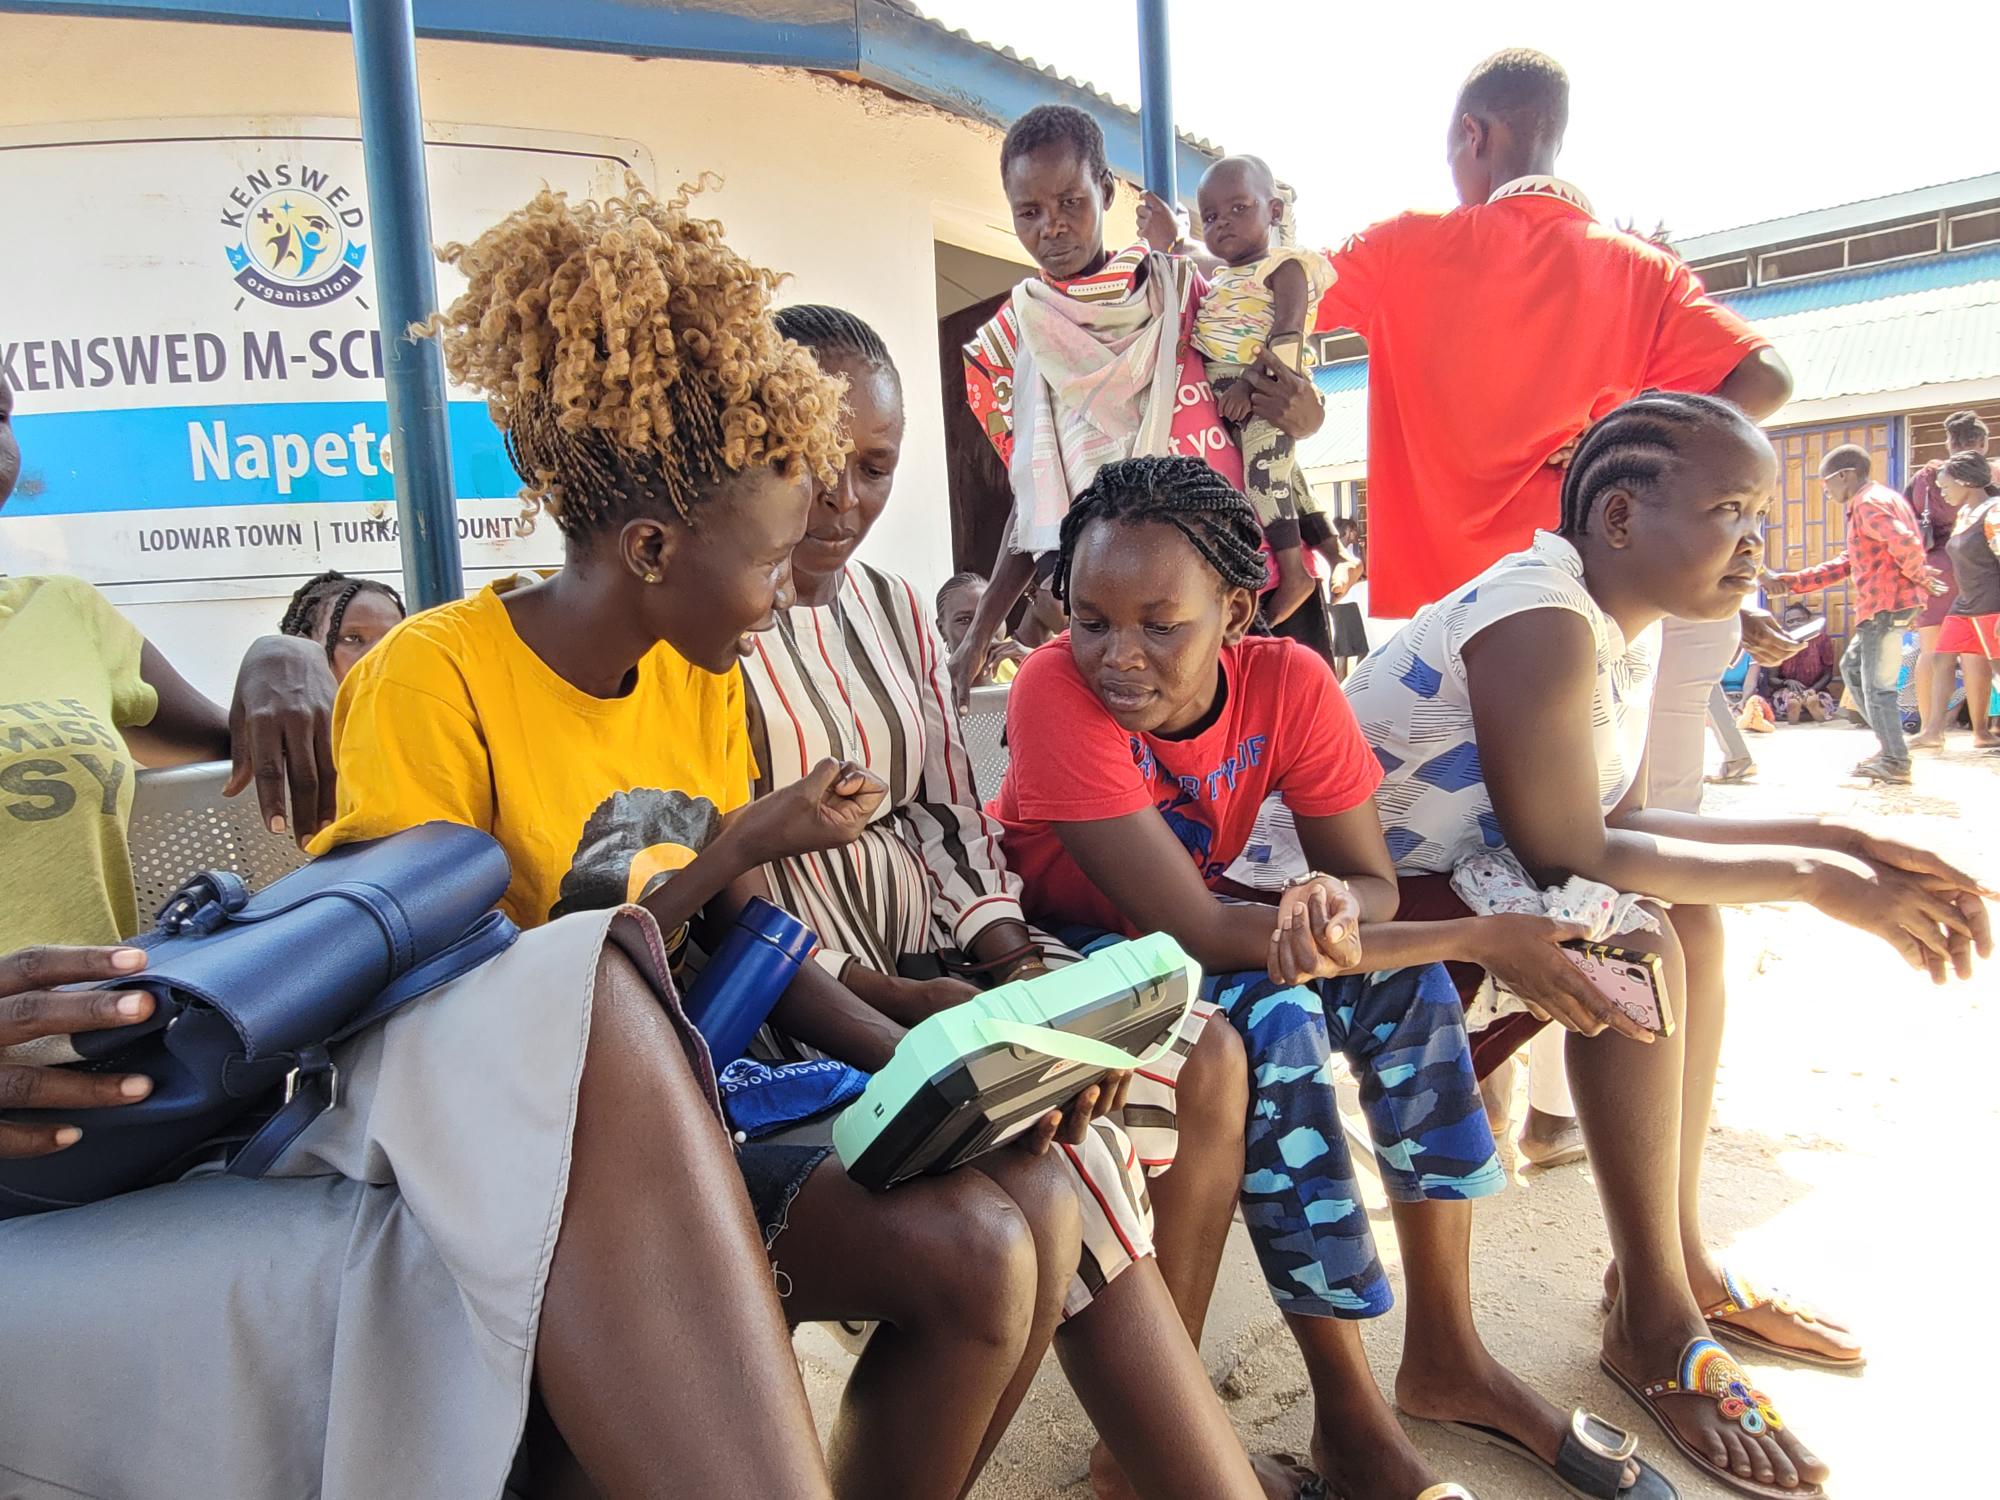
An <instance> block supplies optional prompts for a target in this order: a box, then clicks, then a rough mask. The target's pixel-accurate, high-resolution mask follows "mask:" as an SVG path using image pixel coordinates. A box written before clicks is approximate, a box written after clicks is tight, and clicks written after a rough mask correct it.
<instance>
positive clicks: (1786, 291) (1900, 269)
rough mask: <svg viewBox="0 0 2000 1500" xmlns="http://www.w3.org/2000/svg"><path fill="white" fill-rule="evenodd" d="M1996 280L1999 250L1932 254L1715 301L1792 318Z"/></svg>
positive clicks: (1755, 316) (1757, 314) (1748, 312)
mask: <svg viewBox="0 0 2000 1500" xmlns="http://www.w3.org/2000/svg"><path fill="white" fill-rule="evenodd" d="M1994 277H2000V248H1995V249H1991V250H1971V251H1966V252H1964V253H1961V254H1958V255H1938V256H1930V257H1928V258H1926V259H1924V260H1914V261H1906V262H1904V263H1903V264H1901V265H1894V266H1881V267H1878V268H1877V269H1875V270H1872V271H1850V272H1847V273H1845V274H1843V275H1839V276H1821V277H1816V278H1814V279H1813V280H1811V281H1801V282H1795V283H1792V284H1789V285H1786V286H1771V287H1753V288H1752V289H1751V290H1749V291H1746V292H1723V293H1719V294H1717V297H1716V300H1717V301H1718V302H1722V303H1725V304H1727V305H1728V306H1729V307H1731V308H1733V309H1735V310H1736V311H1737V312H1739V313H1741V314H1742V315H1743V316H1744V317H1746V318H1750V319H1752V320H1762V319H1765V318H1784V317H1790V316H1791V315H1792V314H1793V313H1801V312H1811V311H1814V310H1815V309H1818V308H1822V307H1843V306H1847V305H1849V304H1852V303H1856V302H1877V301H1880V300H1882V299H1883V298H1885V297H1901V296H1906V295H1907V294H1909V293H1911V292H1926V291H1931V290H1934V289H1936V288H1940V287H1954V286H1965V285H1968V284H1969V283H1971V282H1975V281H1986V280H1989V279H1991V278H1994Z"/></svg>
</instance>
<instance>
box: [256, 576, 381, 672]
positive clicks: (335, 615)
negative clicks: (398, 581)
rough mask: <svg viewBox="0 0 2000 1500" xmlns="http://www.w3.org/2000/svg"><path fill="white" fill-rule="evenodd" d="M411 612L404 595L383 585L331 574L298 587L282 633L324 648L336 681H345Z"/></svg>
mask: <svg viewBox="0 0 2000 1500" xmlns="http://www.w3.org/2000/svg"><path fill="white" fill-rule="evenodd" d="M407 613H408V611H407V610H405V609H404V608H403V596H402V595H401V594H399V593H397V592H396V591H395V590H394V589H392V588H390V587H389V585H388V584H386V583H383V582H382V581H381V580H379V579H375V578H349V577H348V576H347V575H346V574H345V573H341V572H336V571H333V570H329V571H327V572H325V573H321V574H320V575H319V576H318V577H316V578H308V579H307V580H306V581H305V582H304V583H302V584H300V585H299V587H298V592H296V593H295V594H293V595H292V602H291V603H290V604H289V605H288V606H287V607H286V609H285V617H284V619H283V620H281V621H279V622H278V633H279V634H280V635H293V636H298V637H299V638H301V639H302V640H308V641H317V642H318V643H319V644H320V645H322V646H324V647H325V648H326V662H327V665H328V666H330V667H331V668H333V680H334V681H335V682H342V681H345V680H346V677H347V674H348V673H349V672H351V671H352V670H354V664H355V663H356V662H358V661H360V660H361V658H362V657H364V656H366V655H367V654H368V653H369V652H370V651H372V650H374V649H375V647H376V645H377V644H379V643H380V641H381V639H382V637H383V636H385V635H387V634H388V633H389V632H390V631H392V630H394V629H395V628H396V627H397V626H398V625H400V624H402V622H403V616H404V615H405V614H407Z"/></svg>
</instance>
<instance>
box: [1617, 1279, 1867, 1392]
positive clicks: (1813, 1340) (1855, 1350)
mask: <svg viewBox="0 0 2000 1500" xmlns="http://www.w3.org/2000/svg"><path fill="white" fill-rule="evenodd" d="M1688 1290H1689V1292H1690V1293H1692V1294H1693V1296H1694V1303H1695V1306H1696V1307H1700V1308H1711V1307H1717V1306H1719V1305H1721V1304H1723V1303H1725V1302H1728V1301H1730V1300H1731V1297H1730V1292H1729V1288H1728V1287H1726V1286H1725V1285H1723V1281H1722V1270H1721V1268H1720V1267H1719V1266H1717V1265H1715V1264H1714V1263H1713V1262H1712V1261H1710V1262H1707V1263H1705V1264H1703V1265H1700V1266H1695V1267H1692V1268H1690V1270H1689V1272H1688ZM1762 1295H1764V1296H1766V1297H1769V1296H1770V1295H1771V1293H1769V1292H1768V1291H1766V1292H1763V1293H1762ZM1617 1300H1618V1263H1617V1262H1616V1261H1613V1262H1612V1263H1611V1265H1610V1266H1609V1267H1607V1268H1606V1270H1605V1272H1604V1301H1605V1306H1606V1307H1607V1308H1609V1307H1610V1306H1611V1305H1613V1304H1614V1303H1616V1301H1617ZM1716 1321H1718V1322H1720V1323H1725V1324H1727V1325H1729V1326H1731V1327H1735V1328H1740V1329H1742V1330H1743V1331H1744V1332H1746V1333H1754V1334H1755V1335H1757V1337H1759V1338H1761V1339H1763V1340H1765V1341H1766V1342H1768V1343H1772V1344H1776V1345H1778V1346H1779V1347H1780V1348H1782V1349H1795V1350H1797V1351H1799V1352H1800V1353H1802V1354H1808V1355H1817V1356H1818V1357H1820V1358H1821V1359H1826V1360H1832V1361H1834V1362H1836V1363H1841V1364H1858V1363H1859V1362H1860V1361H1861V1358H1862V1348H1861V1340H1860V1339H1858V1338H1856V1337H1855V1336H1854V1332H1853V1330H1852V1329H1850V1328H1849V1327H1848V1326H1847V1325H1846V1324H1845V1323H1838V1322H1835V1321H1834V1320H1833V1319H1832V1318H1829V1317H1827V1316H1825V1315H1824V1314H1822V1313H1818V1312H1815V1311H1814V1310H1813V1309H1811V1308H1809V1307H1800V1306H1798V1305H1797V1304H1796V1303H1793V1302H1790V1301H1788V1300H1785V1299H1782V1298H1781V1299H1778V1300H1775V1301H1770V1302H1766V1303H1764V1304H1763V1305H1762V1306H1759V1307H1753V1308H1750V1309H1749V1310H1748V1311H1745V1312H1733V1313H1729V1314H1727V1315H1725V1316H1719V1317H1718V1318H1717V1320H1716ZM1619 1368H1620V1369H1623V1368H1624V1366H1622V1365H1621V1366H1619ZM1654 1378H1655V1377H1653V1376H1651V1375H1648V1376H1647V1377H1646V1379H1648V1380H1651V1379H1654Z"/></svg>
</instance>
